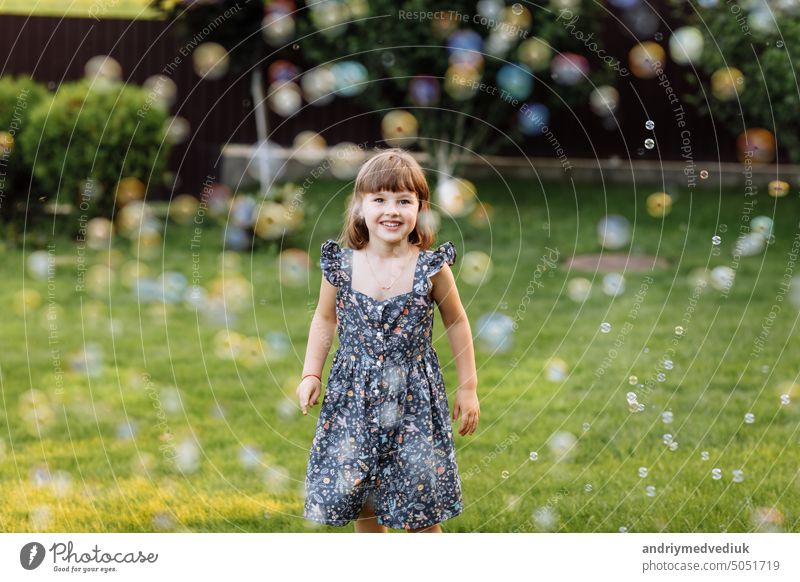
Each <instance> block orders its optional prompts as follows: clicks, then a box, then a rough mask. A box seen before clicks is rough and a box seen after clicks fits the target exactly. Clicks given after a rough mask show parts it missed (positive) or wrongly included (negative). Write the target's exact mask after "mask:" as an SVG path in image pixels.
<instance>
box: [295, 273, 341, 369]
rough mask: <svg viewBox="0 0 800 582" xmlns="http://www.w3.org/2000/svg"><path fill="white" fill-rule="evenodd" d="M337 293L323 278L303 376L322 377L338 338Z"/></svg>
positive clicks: (309, 336) (312, 321)
mask: <svg viewBox="0 0 800 582" xmlns="http://www.w3.org/2000/svg"><path fill="white" fill-rule="evenodd" d="M336 291H337V289H336V287H334V286H333V285H331V284H330V283H328V281H327V280H325V278H324V277H323V279H322V285H321V286H320V289H319V303H318V304H317V309H316V311H315V312H314V318H313V319H312V320H311V329H310V330H309V332H308V345H307V346H306V359H305V363H304V365H303V376H305V375H306V374H316V375H317V376H322V368H323V367H324V366H325V360H327V359H328V352H329V351H330V349H331V346H332V345H333V339H334V337H335V336H336Z"/></svg>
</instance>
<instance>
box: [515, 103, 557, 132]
mask: <svg viewBox="0 0 800 582" xmlns="http://www.w3.org/2000/svg"><path fill="white" fill-rule="evenodd" d="M517 123H518V124H519V130H520V131H521V132H522V133H524V134H525V135H534V136H536V135H542V134H543V133H544V130H545V129H547V127H548V125H549V124H550V110H549V109H548V108H547V105H544V104H543V103H525V104H523V105H522V106H521V107H520V108H519V112H518V113H517Z"/></svg>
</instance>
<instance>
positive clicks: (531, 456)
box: [528, 451, 539, 461]
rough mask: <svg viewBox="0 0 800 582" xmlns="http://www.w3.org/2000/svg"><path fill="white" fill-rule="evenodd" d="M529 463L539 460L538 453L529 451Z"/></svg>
mask: <svg viewBox="0 0 800 582" xmlns="http://www.w3.org/2000/svg"><path fill="white" fill-rule="evenodd" d="M528 458H530V460H531V461H538V460H539V453H537V452H536V451H531V453H530V455H528Z"/></svg>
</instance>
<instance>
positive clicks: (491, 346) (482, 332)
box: [476, 313, 514, 353]
mask: <svg viewBox="0 0 800 582" xmlns="http://www.w3.org/2000/svg"><path fill="white" fill-rule="evenodd" d="M477 328H478V330H477V334H476V335H477V339H478V341H479V343H480V345H481V347H482V348H483V349H484V350H486V351H492V352H495V351H496V352H501V353H502V352H506V351H508V350H509V349H511V347H512V345H513V341H514V336H513V333H514V321H513V320H512V319H511V318H510V317H509V316H507V315H503V314H502V313H488V314H486V315H483V316H481V317H480V318H479V319H478V322H477Z"/></svg>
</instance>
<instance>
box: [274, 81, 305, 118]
mask: <svg viewBox="0 0 800 582" xmlns="http://www.w3.org/2000/svg"><path fill="white" fill-rule="evenodd" d="M267 105H268V106H269V108H270V109H272V110H273V111H274V112H275V113H277V114H278V115H280V116H281V117H291V116H292V115H294V114H295V113H297V112H298V111H300V107H302V105H303V96H302V94H301V93H300V87H298V86H297V83H294V82H293V81H275V82H274V83H272V84H271V85H270V86H269V87H268V88H267Z"/></svg>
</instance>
